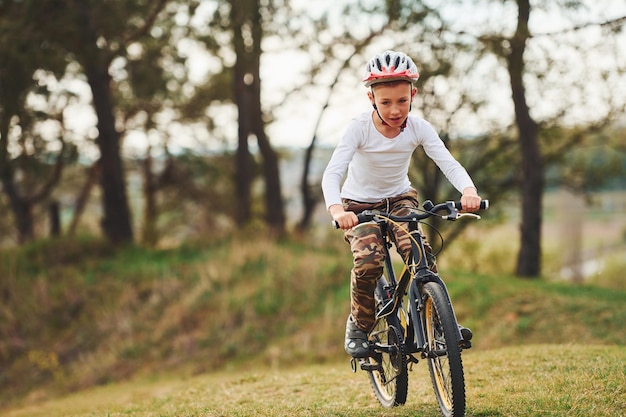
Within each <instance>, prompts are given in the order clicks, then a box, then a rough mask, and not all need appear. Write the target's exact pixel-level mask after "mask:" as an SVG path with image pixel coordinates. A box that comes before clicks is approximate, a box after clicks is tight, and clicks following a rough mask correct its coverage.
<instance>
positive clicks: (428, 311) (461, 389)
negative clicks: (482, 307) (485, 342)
mask: <svg viewBox="0 0 626 417" xmlns="http://www.w3.org/2000/svg"><path fill="white" fill-rule="evenodd" d="M422 293H423V298H424V309H423V311H422V318H423V320H424V330H425V333H426V342H427V344H428V352H426V355H427V359H428V368H429V370H430V377H431V380H432V383H433V388H434V390H435V396H436V397H437V401H438V403H439V408H440V409H441V412H442V414H443V415H444V416H445V417H462V416H464V415H465V377H464V374H463V362H462V360H461V349H460V348H459V345H458V340H457V339H458V329H457V325H456V320H455V318H454V312H453V310H452V307H451V306H450V305H449V303H448V297H446V296H445V294H444V292H443V289H442V288H441V286H440V285H439V284H437V283H434V282H429V283H426V284H424V289H423V292H422Z"/></svg>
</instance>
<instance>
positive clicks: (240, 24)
mask: <svg viewBox="0 0 626 417" xmlns="http://www.w3.org/2000/svg"><path fill="white" fill-rule="evenodd" d="M234 3H235V2H231V22H232V25H233V43H234V47H235V53H236V55H237V60H236V63H235V68H234V84H235V100H236V102H237V109H238V111H239V133H238V135H239V146H238V148H237V178H236V180H237V197H238V201H237V204H238V220H240V221H242V222H247V221H248V220H249V218H250V188H251V187H250V185H251V182H252V178H253V175H252V174H253V173H252V158H251V155H250V151H249V149H248V138H249V137H250V135H254V136H255V137H256V140H257V143H258V145H259V150H260V151H261V155H262V157H263V179H264V183H265V210H266V221H267V224H268V225H269V227H270V228H271V229H272V231H273V232H274V233H276V234H277V235H279V236H282V235H283V234H284V233H285V213H284V207H283V201H282V191H281V190H282V188H281V183H280V170H279V165H278V161H279V159H278V155H277V154H276V152H275V151H274V149H272V146H271V144H270V142H269V140H268V138H267V135H266V134H265V126H264V125H265V123H264V121H263V113H262V109H261V79H260V74H259V69H260V66H261V41H262V38H263V25H262V18H261V13H260V5H259V2H258V1H257V0H247V1H245V2H237V4H234ZM242 3H243V4H242Z"/></svg>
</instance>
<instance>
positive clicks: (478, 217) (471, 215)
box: [456, 213, 482, 220]
mask: <svg viewBox="0 0 626 417" xmlns="http://www.w3.org/2000/svg"><path fill="white" fill-rule="evenodd" d="M461 217H471V218H473V219H477V220H480V219H481V218H482V217H480V216H479V215H478V214H476V213H459V214H458V216H456V218H457V219H460V218H461Z"/></svg>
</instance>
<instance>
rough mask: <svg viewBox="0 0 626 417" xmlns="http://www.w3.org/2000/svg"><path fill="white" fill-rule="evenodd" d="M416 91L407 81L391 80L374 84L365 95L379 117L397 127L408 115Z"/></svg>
mask: <svg viewBox="0 0 626 417" xmlns="http://www.w3.org/2000/svg"><path fill="white" fill-rule="evenodd" d="M416 91H417V89H416V88H415V87H413V86H412V85H411V84H410V83H408V82H399V83H398V82H395V83H394V82H392V83H382V84H376V85H374V86H373V88H372V90H370V91H369V92H368V93H367V95H368V97H369V99H370V101H371V103H372V105H373V106H375V108H376V109H377V110H378V113H379V114H380V117H381V118H382V119H383V120H384V121H385V122H386V123H387V124H388V125H389V126H391V127H398V128H399V127H400V126H402V123H404V120H405V119H406V118H407V116H408V115H409V111H410V109H411V100H412V99H413V96H415V93H416Z"/></svg>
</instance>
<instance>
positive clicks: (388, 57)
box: [363, 51, 420, 87]
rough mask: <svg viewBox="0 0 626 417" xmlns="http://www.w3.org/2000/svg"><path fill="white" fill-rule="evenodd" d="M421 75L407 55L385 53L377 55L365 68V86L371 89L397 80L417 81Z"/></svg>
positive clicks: (391, 52) (393, 52) (394, 52)
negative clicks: (373, 86)
mask: <svg viewBox="0 0 626 417" xmlns="http://www.w3.org/2000/svg"><path fill="white" fill-rule="evenodd" d="M419 76H420V74H419V71H418V70H417V66H416V65H415V63H414V62H413V60H412V59H411V58H410V57H409V56H408V55H406V54H404V53H402V52H396V51H385V52H383V53H382V54H378V55H376V56H375V57H374V58H372V59H370V61H369V62H368V63H367V65H366V66H365V76H364V77H363V84H365V86H366V87H370V86H372V85H374V84H378V83H381V82H387V81H395V80H406V81H409V82H411V83H412V82H414V81H417V79H418V78H419Z"/></svg>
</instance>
